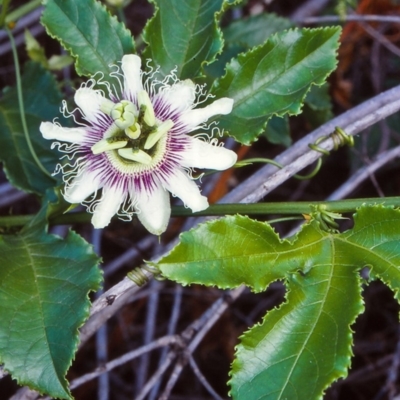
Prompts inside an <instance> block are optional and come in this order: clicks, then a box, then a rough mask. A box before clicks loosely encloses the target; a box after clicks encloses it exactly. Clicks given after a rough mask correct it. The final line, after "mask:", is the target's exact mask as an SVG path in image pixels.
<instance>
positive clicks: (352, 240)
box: [341, 206, 400, 302]
mask: <svg viewBox="0 0 400 400" xmlns="http://www.w3.org/2000/svg"><path fill="white" fill-rule="evenodd" d="M354 219H355V226H354V228H353V229H351V230H350V231H348V232H346V233H344V234H343V235H341V238H343V241H344V247H345V248H346V251H347V252H348V253H350V252H352V251H354V255H353V257H356V258H357V263H358V265H362V266H368V267H370V268H371V271H370V277H371V280H374V279H377V278H379V279H380V280H382V281H383V282H384V283H386V284H387V285H388V286H389V287H390V288H391V289H392V290H393V291H394V292H395V296H396V298H397V300H398V301H399V302H400V294H399V291H400V211H399V210H393V209H391V208H385V207H382V206H375V207H374V208H373V212H371V208H368V207H363V208H361V209H360V210H358V211H357V214H356V215H355V218H354Z"/></svg>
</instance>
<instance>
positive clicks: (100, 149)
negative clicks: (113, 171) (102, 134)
mask: <svg viewBox="0 0 400 400" xmlns="http://www.w3.org/2000/svg"><path fill="white" fill-rule="evenodd" d="M127 143H128V141H127V140H126V141H125V140H119V141H116V142H109V141H108V140H107V139H102V140H100V141H99V142H97V143H96V144H95V145H93V146H92V147H91V150H92V153H93V154H100V153H104V152H105V151H110V150H116V149H122V148H123V147H125V146H126V144H127Z"/></svg>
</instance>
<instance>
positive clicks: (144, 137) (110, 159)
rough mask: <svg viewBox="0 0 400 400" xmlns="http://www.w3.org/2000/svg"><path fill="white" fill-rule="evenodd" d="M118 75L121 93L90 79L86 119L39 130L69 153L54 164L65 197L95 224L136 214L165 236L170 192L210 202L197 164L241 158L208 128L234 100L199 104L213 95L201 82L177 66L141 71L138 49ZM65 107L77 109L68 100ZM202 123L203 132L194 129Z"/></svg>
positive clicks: (82, 97) (80, 96) (84, 96)
mask: <svg viewBox="0 0 400 400" xmlns="http://www.w3.org/2000/svg"><path fill="white" fill-rule="evenodd" d="M112 75H113V76H114V77H116V78H117V79H118V80H119V83H120V85H121V92H122V94H121V95H118V94H117V93H116V90H114V88H112V87H111V86H110V85H109V84H108V83H106V82H104V81H103V80H102V79H101V78H100V79H98V80H96V79H95V78H92V79H90V80H89V81H88V82H86V83H84V84H83V85H82V86H81V87H80V88H79V89H78V90H77V91H76V93H75V96H74V100H75V103H76V104H77V106H78V108H77V110H79V111H80V112H81V115H82V121H83V122H78V121H76V120H75V122H76V123H77V124H78V126H77V127H74V128H66V127H62V126H61V125H60V124H59V123H58V122H56V121H55V122H43V123H42V124H41V125H40V131H41V133H42V135H43V137H44V138H45V139H50V140H56V142H55V143H53V146H58V149H59V150H60V151H61V152H64V153H65V155H64V158H65V157H66V158H67V162H64V163H63V164H62V165H61V164H60V165H58V166H57V169H56V172H59V171H61V172H62V173H63V180H64V182H65V189H64V192H63V195H64V197H65V199H66V200H67V201H68V202H70V203H72V204H78V203H82V204H85V205H86V206H87V207H88V210H89V211H90V212H92V213H93V217H92V223H93V226H94V227H95V228H103V227H105V226H107V225H108V224H109V223H110V220H111V218H112V217H113V216H114V215H115V214H117V215H118V216H120V217H121V218H122V219H128V220H129V219H132V216H133V215H134V214H137V216H138V218H139V220H140V221H141V223H142V224H143V225H144V226H145V228H146V229H147V230H148V231H149V232H151V233H153V234H156V235H159V234H161V233H162V232H164V231H165V230H166V227H167V225H168V220H169V217H170V215H171V206H170V199H169V193H168V192H171V193H172V195H173V196H177V197H179V198H180V199H181V200H182V201H183V203H184V204H185V206H187V207H189V208H190V209H191V210H192V211H193V212H196V211H202V210H204V209H206V208H207V207H208V201H207V198H206V197H205V196H202V195H201V193H200V190H199V187H198V186H197V184H196V183H195V181H194V180H193V178H192V175H191V171H192V169H193V168H201V169H203V168H208V169H214V170H224V169H226V168H229V167H231V166H232V165H233V164H234V163H235V162H236V154H235V153H234V152H233V151H231V150H228V149H226V148H224V147H222V146H220V145H219V144H218V140H217V139H215V138H214V139H210V138H209V136H208V135H207V132H206V131H207V129H209V128H210V127H209V126H208V127H207V125H206V122H207V121H208V120H209V119H210V118H211V117H213V116H215V115H220V114H228V113H230V112H231V110H232V105H233V100H232V99H229V98H221V99H218V100H215V101H213V102H212V103H211V104H209V105H207V106H205V107H199V105H201V104H202V103H203V102H204V101H205V100H206V99H207V98H208V96H207V95H205V92H204V87H203V86H200V85H195V84H194V83H193V82H192V81H190V80H184V81H180V80H179V79H177V77H176V75H175V74H174V72H171V74H170V75H168V76H167V77H166V78H165V79H163V80H162V81H159V80H157V79H156V78H155V74H154V73H145V72H143V71H141V60H140V58H139V57H138V56H136V55H126V56H124V57H123V58H122V61H121V66H120V67H116V71H114V72H113V73H112ZM102 85H103V87H104V88H105V89H106V90H105V91H103V90H101V89H99V87H100V88H101V87H102ZM95 87H96V88H95ZM106 93H107V96H106ZM64 114H68V115H70V116H71V115H72V114H70V113H68V111H67V109H66V105H65V102H64ZM74 119H75V118H74ZM199 129H200V130H202V129H204V130H205V132H204V133H205V134H203V135H201V134H196V135H195V136H190V135H189V133H190V132H193V131H195V130H196V131H198V130H199ZM200 133H202V132H200ZM60 142H62V143H60Z"/></svg>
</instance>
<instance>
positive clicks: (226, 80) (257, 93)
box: [211, 27, 340, 144]
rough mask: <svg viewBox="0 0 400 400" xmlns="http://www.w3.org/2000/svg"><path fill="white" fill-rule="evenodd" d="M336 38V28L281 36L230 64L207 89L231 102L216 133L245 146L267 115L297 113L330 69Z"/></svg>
mask: <svg viewBox="0 0 400 400" xmlns="http://www.w3.org/2000/svg"><path fill="white" fill-rule="evenodd" d="M339 34H340V28H338V27H334V28H323V29H295V30H290V31H285V32H281V33H278V34H276V35H273V36H272V37H270V39H268V41H267V42H266V43H265V44H264V45H262V46H260V47H257V48H255V49H253V50H250V51H249V52H247V53H244V54H240V55H239V56H238V58H237V59H233V60H232V61H231V62H230V63H229V64H228V66H227V72H226V75H225V76H224V77H222V78H221V79H218V80H217V81H216V82H215V84H214V86H213V87H212V89H211V93H212V94H214V95H215V96H216V97H230V98H232V99H234V105H233V110H232V112H231V113H230V114H229V115H226V116H225V115H224V116H219V117H218V120H219V127H220V128H223V129H224V130H225V131H228V132H229V134H230V135H231V136H233V137H234V138H235V139H236V140H237V141H239V142H241V143H243V144H250V143H251V142H252V141H254V140H255V139H256V138H257V137H258V136H259V135H260V134H261V133H262V132H263V130H264V128H265V125H266V123H267V121H268V120H269V119H270V118H271V117H272V116H273V115H277V116H281V117H282V116H284V115H285V114H289V115H293V114H298V113H300V110H301V106H302V104H303V101H304V98H305V96H306V94H307V92H308V91H309V90H310V87H311V85H313V84H315V85H322V84H323V83H324V82H325V80H326V78H327V76H328V75H329V74H330V73H331V72H332V71H333V70H334V68H335V66H336V50H337V47H338V39H339Z"/></svg>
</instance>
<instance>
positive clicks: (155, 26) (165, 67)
mask: <svg viewBox="0 0 400 400" xmlns="http://www.w3.org/2000/svg"><path fill="white" fill-rule="evenodd" d="M151 2H152V3H153V4H154V7H155V9H156V12H155V15H154V17H153V18H152V19H151V20H150V21H149V22H148V23H147V25H146V27H145V29H144V35H143V37H144V40H145V42H146V43H147V44H148V45H149V46H148V47H147V48H146V50H145V52H144V58H145V59H146V58H150V59H152V60H153V64H154V65H155V66H156V67H159V68H160V69H159V73H160V75H161V76H163V77H164V76H166V75H168V74H169V73H170V72H171V71H172V70H173V69H174V68H177V70H176V75H177V77H178V78H180V79H187V78H190V79H193V78H195V77H197V76H200V75H201V70H202V65H203V64H206V63H210V62H212V61H213V60H214V59H215V56H216V55H217V54H218V53H219V52H220V51H221V50H222V44H223V40H222V35H221V31H220V29H219V28H218V22H219V21H218V19H219V16H220V15H221V14H222V10H225V8H227V7H228V5H229V3H233V2H232V1H230V2H228V1H224V0H192V1H190V2H182V1H181V0H151Z"/></svg>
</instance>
